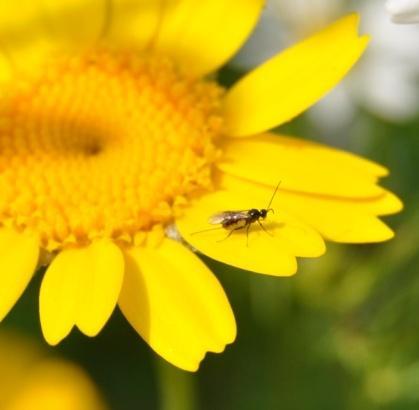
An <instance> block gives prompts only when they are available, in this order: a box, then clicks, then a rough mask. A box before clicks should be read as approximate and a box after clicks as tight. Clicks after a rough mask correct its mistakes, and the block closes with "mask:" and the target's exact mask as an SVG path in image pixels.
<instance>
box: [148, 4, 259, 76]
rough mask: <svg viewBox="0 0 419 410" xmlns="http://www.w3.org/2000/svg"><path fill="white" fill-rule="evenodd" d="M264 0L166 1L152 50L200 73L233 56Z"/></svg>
mask: <svg viewBox="0 0 419 410" xmlns="http://www.w3.org/2000/svg"><path fill="white" fill-rule="evenodd" d="M264 3H265V2H264V0H229V1H224V0H200V1H196V0H174V1H170V2H167V4H166V6H165V10H164V13H163V18H162V22H161V26H160V30H159V33H158V36H157V39H156V42H155V44H154V46H155V48H156V50H158V51H161V52H163V53H165V54H168V55H171V56H172V57H173V58H175V60H176V61H177V62H179V63H180V64H181V65H182V66H183V67H184V68H185V69H187V71H188V72H189V73H190V74H192V75H195V76H202V75H204V74H207V73H209V72H212V71H214V70H216V69H217V68H218V67H220V66H221V65H223V64H224V63H225V62H226V61H227V60H228V59H229V58H230V57H231V56H232V55H234V54H235V53H236V52H237V51H238V49H239V48H240V47H241V45H242V44H243V43H244V42H245V40H246V38H247V37H248V35H249V34H250V32H251V31H252V30H253V28H254V26H255V25H256V23H257V21H258V19H259V15H260V12H261V9H262V7H263V5H264Z"/></svg>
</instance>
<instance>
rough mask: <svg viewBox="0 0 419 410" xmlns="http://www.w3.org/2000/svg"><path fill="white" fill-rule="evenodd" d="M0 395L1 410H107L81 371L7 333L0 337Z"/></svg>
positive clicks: (93, 386) (29, 341)
mask: <svg viewBox="0 0 419 410" xmlns="http://www.w3.org/2000/svg"><path fill="white" fill-rule="evenodd" d="M0 395H1V401H2V403H1V408H2V409H3V410H29V409H30V410H57V409H60V410H106V409H107V406H106V405H105V404H104V402H103V400H102V398H101V397H100V395H99V393H98V391H97V389H96V386H95V385H94V383H93V382H92V380H91V379H90V378H89V377H88V375H87V374H86V373H85V372H84V371H83V369H81V368H80V367H79V366H77V365H76V364H74V363H71V362H68V361H66V360H63V359H58V358H51V357H48V356H47V355H45V352H43V351H42V349H40V348H39V347H38V346H36V345H35V344H33V343H32V342H31V340H30V339H26V338H24V337H22V336H20V335H18V334H15V333H10V332H2V333H1V334H0Z"/></svg>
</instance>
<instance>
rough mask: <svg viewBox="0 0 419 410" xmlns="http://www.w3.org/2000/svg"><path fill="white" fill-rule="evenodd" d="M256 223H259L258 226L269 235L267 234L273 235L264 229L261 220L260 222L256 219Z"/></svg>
mask: <svg viewBox="0 0 419 410" xmlns="http://www.w3.org/2000/svg"><path fill="white" fill-rule="evenodd" d="M256 222H257V223H258V224H259V226H260V227H261V228H262V229H263V230H264V231H265V232H266V233H267V234H268V235H269V236H273V235H272V234H271V233H270V232H268V231H267V230H266V228H265V227H264V226H263V225H262V222H260V221H259V219H258V220H257V221H256Z"/></svg>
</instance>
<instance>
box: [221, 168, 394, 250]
mask: <svg viewBox="0 0 419 410" xmlns="http://www.w3.org/2000/svg"><path fill="white" fill-rule="evenodd" d="M220 184H221V186H222V187H224V189H228V190H229V191H230V192H231V193H232V194H234V195H236V196H238V197H240V196H242V195H246V193H247V192H249V191H250V192H254V194H255V195H257V196H258V197H261V198H262V197H265V198H267V197H269V195H272V190H273V189H274V186H273V185H272V186H271V187H267V186H266V185H265V186H264V185H260V184H254V183H251V182H249V181H245V180H242V179H239V178H235V177H231V176H228V175H223V176H222V178H221V182H220ZM272 207H273V208H274V209H275V214H282V213H283V212H287V213H290V214H292V215H293V216H294V217H295V218H297V219H298V220H300V221H302V222H303V223H305V224H307V225H309V226H311V227H312V228H314V229H315V230H317V231H318V232H319V233H320V234H321V235H322V236H323V237H324V238H325V239H328V240H331V241H335V242H345V243H367V242H381V241H385V240H388V239H390V238H392V237H393V236H394V234H393V232H392V230H391V229H390V228H388V227H387V226H386V225H385V224H384V223H383V222H382V221H380V220H379V219H378V218H377V216H376V215H379V214H390V213H394V212H398V211H399V210H400V209H401V207H402V204H401V202H400V200H399V199H398V198H397V197H396V196H395V195H393V194H388V193H387V192H385V193H384V194H383V195H380V196H378V197H376V198H369V199H366V198H365V199H361V200H356V199H346V198H332V197H325V196H321V195H309V194H299V193H293V192H289V191H286V190H283V189H281V190H280V191H279V192H278V195H277V196H276V198H275V200H274V203H273V205H272Z"/></svg>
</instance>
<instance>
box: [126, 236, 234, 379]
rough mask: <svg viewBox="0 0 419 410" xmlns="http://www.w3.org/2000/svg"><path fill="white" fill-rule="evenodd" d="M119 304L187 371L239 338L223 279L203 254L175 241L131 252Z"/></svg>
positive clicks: (152, 342)
mask: <svg viewBox="0 0 419 410" xmlns="http://www.w3.org/2000/svg"><path fill="white" fill-rule="evenodd" d="M119 305H120V307H121V310H122V312H123V313H124V315H125V317H126V318H127V319H128V321H129V322H130V323H131V325H132V326H133V327H134V328H135V330H136V331H137V332H138V333H139V334H140V335H141V337H142V338H143V339H144V340H145V341H147V343H148V344H149V345H150V346H151V348H152V349H154V350H155V351H156V352H157V353H158V354H159V355H161V356H162V357H163V358H164V359H166V360H167V361H169V362H170V363H172V364H174V365H175V366H178V367H180V368H181V369H184V370H189V371H195V370H197V369H198V366H199V363H200V362H201V360H202V359H203V358H204V356H205V353H206V352H208V351H210V352H221V351H223V350H224V348H225V345H226V344H228V343H232V342H233V340H234V339H235V337H236V324H235V321H234V315H233V313H232V311H231V308H230V305H229V303H228V300H227V297H226V296H225V293H224V291H223V289H222V287H221V285H220V283H219V282H218V281H217V279H216V278H215V276H214V275H213V274H212V273H211V271H210V270H209V269H208V268H207V267H206V266H205V265H204V264H203V263H202V262H201V261H200V260H199V258H197V257H196V256H195V255H194V254H193V253H192V252H190V251H189V250H188V249H186V248H185V247H184V246H183V245H181V244H179V243H177V242H174V241H172V240H169V239H165V240H164V241H163V243H162V244H161V246H159V247H158V248H133V249H131V250H130V251H129V252H127V253H126V273H125V278H124V284H123V287H122V291H121V296H120V300H119Z"/></svg>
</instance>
